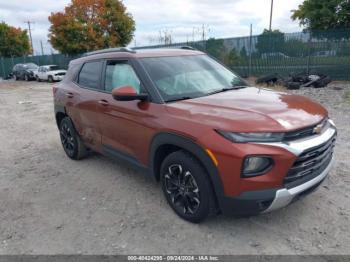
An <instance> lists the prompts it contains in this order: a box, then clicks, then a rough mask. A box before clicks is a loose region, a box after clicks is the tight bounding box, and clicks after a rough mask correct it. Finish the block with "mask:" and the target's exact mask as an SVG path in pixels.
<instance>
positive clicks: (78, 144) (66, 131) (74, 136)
mask: <svg viewBox="0 0 350 262" xmlns="http://www.w3.org/2000/svg"><path fill="white" fill-rule="evenodd" d="M60 138H61V143H62V146H63V149H64V151H65V152H66V154H67V156H68V157H69V158H71V159H73V160H79V159H82V158H84V157H85V156H86V155H87V149H86V147H85V145H84V143H83V141H82V140H81V139H80V137H79V135H78V132H77V131H76V130H75V128H74V125H73V123H72V121H71V119H70V118H69V117H65V118H63V119H62V121H61V123H60Z"/></svg>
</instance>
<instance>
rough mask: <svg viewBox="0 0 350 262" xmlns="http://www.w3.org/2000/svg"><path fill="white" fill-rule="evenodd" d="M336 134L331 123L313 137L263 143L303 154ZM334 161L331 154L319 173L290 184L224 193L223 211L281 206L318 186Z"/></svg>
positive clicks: (256, 210)
mask: <svg viewBox="0 0 350 262" xmlns="http://www.w3.org/2000/svg"><path fill="white" fill-rule="evenodd" d="M336 134H337V131H336V128H335V126H334V124H333V123H332V125H331V126H330V127H329V128H328V129H326V130H325V131H324V132H323V133H322V134H319V135H314V136H313V137H309V138H305V139H300V140H297V141H293V142H289V143H268V144H267V143H266V144H265V145H268V146H274V147H280V148H284V149H286V150H287V151H289V152H291V153H293V154H294V155H295V156H297V157H298V156H300V155H302V154H303V152H305V151H307V150H310V149H312V148H315V147H318V146H320V145H322V144H324V143H327V141H330V140H332V139H334V138H335V137H336ZM333 162H334V157H333V155H332V158H331V160H330V162H329V163H328V164H327V166H326V167H324V169H323V170H322V172H321V173H320V174H319V175H317V176H316V177H313V178H312V179H311V178H310V180H308V181H304V182H303V183H302V184H298V185H296V186H294V187H291V188H287V187H283V188H272V189H269V190H259V191H248V192H244V193H242V194H241V195H240V196H239V197H235V198H230V197H225V200H224V201H223V202H224V208H223V210H222V212H223V213H224V214H227V215H256V214H259V213H266V212H270V211H273V210H276V209H280V208H283V207H285V206H287V205H289V204H290V203H292V202H294V200H297V199H299V198H300V197H302V196H305V195H307V194H309V193H311V192H313V191H314V190H315V189H316V188H318V186H319V185H320V184H321V183H322V182H323V181H324V180H325V178H326V177H327V175H328V173H329V172H330V170H331V168H332V165H333Z"/></svg>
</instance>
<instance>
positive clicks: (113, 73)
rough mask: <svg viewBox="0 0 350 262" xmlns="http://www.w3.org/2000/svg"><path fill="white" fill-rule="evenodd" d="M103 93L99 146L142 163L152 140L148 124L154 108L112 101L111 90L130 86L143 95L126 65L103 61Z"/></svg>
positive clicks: (133, 74)
mask: <svg viewBox="0 0 350 262" xmlns="http://www.w3.org/2000/svg"><path fill="white" fill-rule="evenodd" d="M105 68H106V69H105V75H104V90H105V93H104V95H103V99H102V101H100V105H99V110H100V112H101V114H100V118H99V121H100V128H101V132H102V145H103V146H104V147H105V148H106V147H107V150H109V151H111V150H112V151H114V153H116V154H122V155H124V156H127V157H131V158H136V160H140V159H143V158H144V156H143V154H146V151H147V146H148V144H149V143H150V139H151V138H152V136H153V133H154V131H153V129H152V128H150V127H149V123H150V122H151V119H152V118H154V117H153V113H152V111H154V110H156V109H155V105H154V104H153V103H151V102H148V101H143V102H141V101H139V100H135V101H116V100H115V99H114V98H113V97H112V95H111V92H112V90H113V89H114V88H118V87H122V86H132V87H133V88H134V89H135V90H136V92H137V93H146V90H144V89H143V87H142V84H141V81H140V79H139V77H138V76H137V74H136V72H135V71H134V69H133V67H132V65H131V64H130V63H129V62H128V61H118V60H114V61H106V66H105Z"/></svg>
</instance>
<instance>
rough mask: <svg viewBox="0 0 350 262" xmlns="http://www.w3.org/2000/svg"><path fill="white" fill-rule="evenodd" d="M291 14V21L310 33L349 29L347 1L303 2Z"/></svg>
mask: <svg viewBox="0 0 350 262" xmlns="http://www.w3.org/2000/svg"><path fill="white" fill-rule="evenodd" d="M292 13H293V15H292V19H293V20H299V22H300V25H302V26H305V27H306V28H307V29H308V30H311V31H314V30H328V29H344V28H349V27H350V15H349V13H350V1H349V0H305V1H304V2H303V3H302V4H301V5H299V7H298V9H297V10H292Z"/></svg>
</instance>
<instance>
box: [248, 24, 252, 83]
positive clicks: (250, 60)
mask: <svg viewBox="0 0 350 262" xmlns="http://www.w3.org/2000/svg"><path fill="white" fill-rule="evenodd" d="M252 44H253V25H252V24H250V36H249V66H248V77H250V76H251V73H252Z"/></svg>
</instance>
